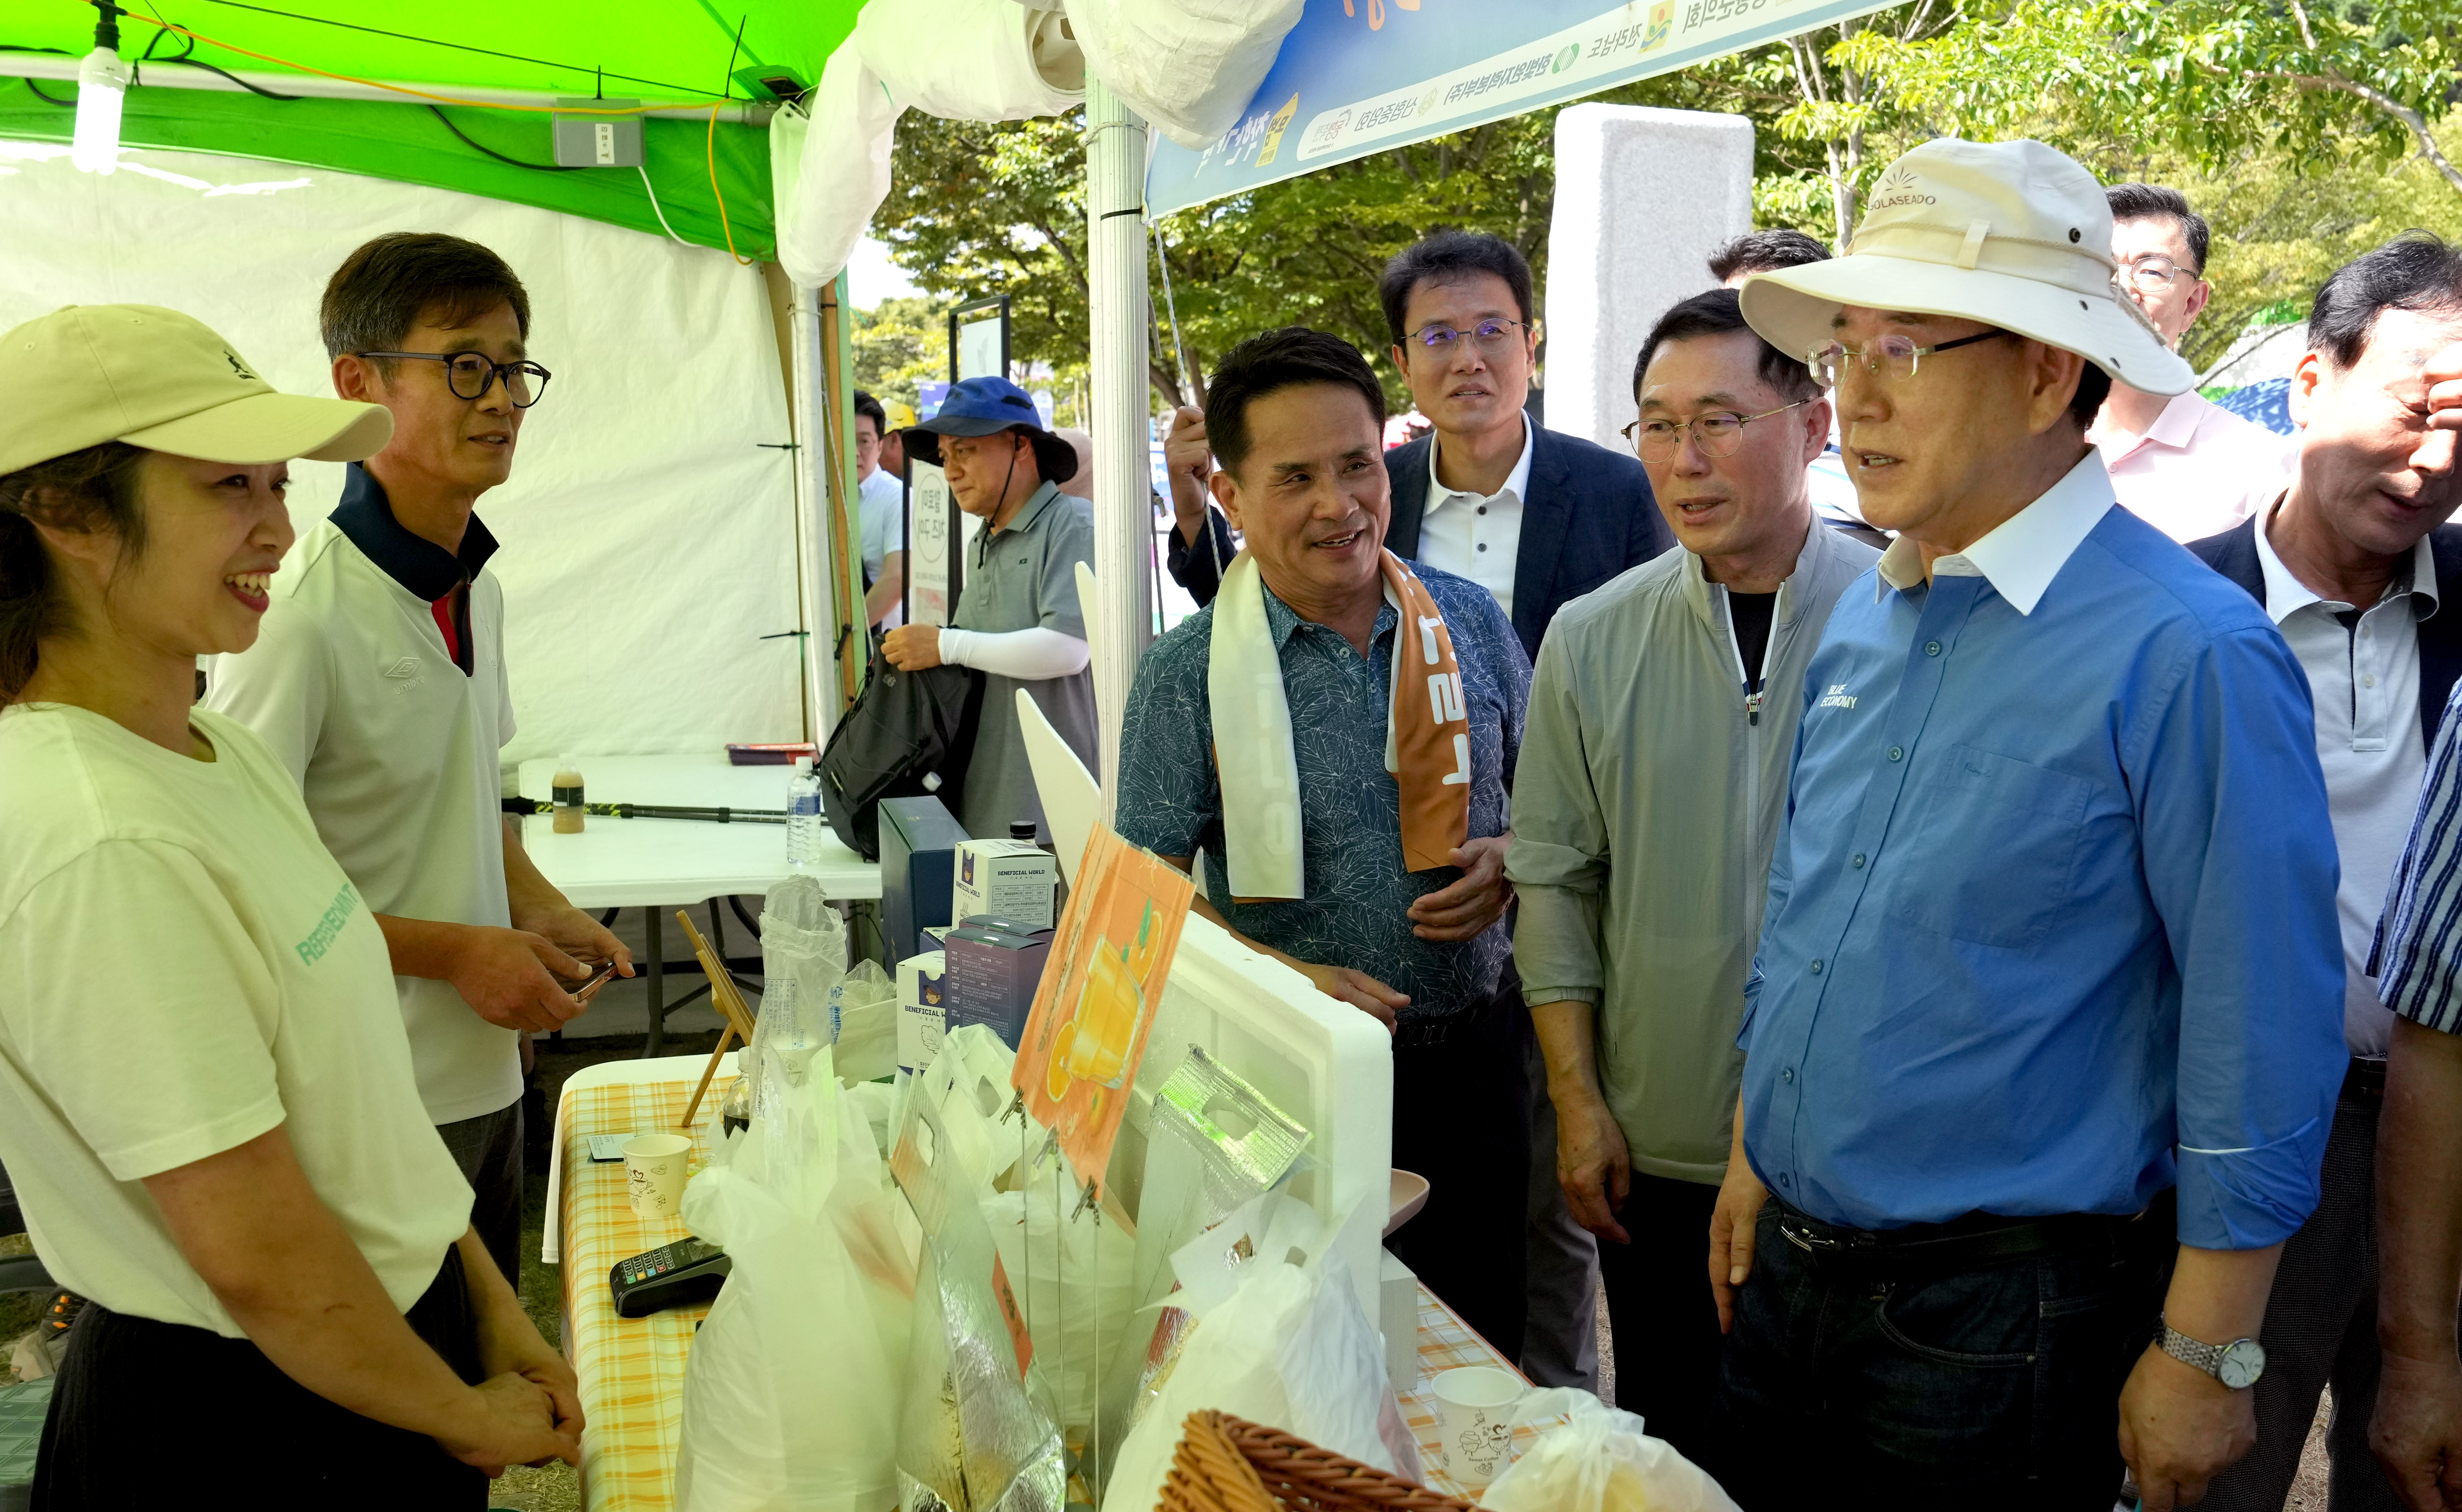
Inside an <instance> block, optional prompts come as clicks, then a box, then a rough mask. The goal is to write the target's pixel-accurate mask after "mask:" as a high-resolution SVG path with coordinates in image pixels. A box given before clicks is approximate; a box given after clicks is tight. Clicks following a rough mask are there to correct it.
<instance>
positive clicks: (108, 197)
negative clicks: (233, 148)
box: [0, 141, 804, 766]
mask: <svg viewBox="0 0 2462 1512" xmlns="http://www.w3.org/2000/svg"><path fill="white" fill-rule="evenodd" d="M0 225H5V226H6V227H7V228H8V232H7V235H6V236H5V238H0V330H5V329H7V328H9V327H11V326H13V325H16V324H17V323H18V322H20V321H24V320H28V319H31V318H32V317H33V316H36V315H39V314H43V313H46V312H48V311H50V310H52V309H57V308H58V307H60V306H62V305H68V304H113V303H140V304H154V305H165V306H169V307H171V308H173V309H180V310H183V311H185V312H186V313H188V314H191V315H194V316H196V317H197V318H199V319H201V320H203V321H205V323H206V324H207V325H209V326H211V327H213V328H214V329H215V330H218V331H220V332H222V334H223V335H224V336H226V337H227V338H228V339H229V340H230V341H231V342H232V343H233V344H234V345H235V346H236V347H237V348H238V349H239V350H240V351H241V352H243V353H244V354H246V355H247V356H248V359H249V361H251V362H253V363H254V364H256V365H257V369H258V371H259V372H260V373H263V374H264V375H265V376H266V378H267V379H268V380H269V381H270V382H271V383H272V384H273V385H274V386H275V387H277V388H280V389H284V390H287V391H291V392H294V393H300V394H327V393H331V392H332V384H331V380H330V378H329V376H328V368H329V364H328V363H327V361H326V357H325V351H324V347H323V345H322V343H321V342H320V340H319V339H318V336H317V330H316V307H317V301H318V299H319V297H320V295H321V294H322V292H323V290H324V287H325V281H326V279H327V278H328V277H329V276H330V275H331V274H332V272H333V270H334V268H335V266H336V265H338V264H339V263H340V262H341V260H342V258H343V257H344V256H345V255H347V254H348V253H349V252H350V250H351V249H352V248H353V247H356V246H357V245H359V244H360V243H362V242H364V241H366V240H367V239H368V238H370V237H373V236H377V235H379V234H381V233H383V232H387V231H401V230H418V231H445V232H450V233H452V234H454V235H456V236H463V237H467V238H469V239H470V240H472V241H475V242H479V243H482V244H484V245H487V246H489V247H492V248H494V249H495V251H496V252H498V253H499V254H500V255H502V256H503V257H504V259H505V260H506V262H508V264H510V265H511V266H512V268H513V270H514V272H515V273H516V274H518V275H519V276H520V278H521V279H522V282H523V284H524V285H525V286H526V287H528V289H529V296H530V333H529V350H530V354H531V356H532V357H534V358H536V359H537V360H538V361H539V362H540V363H542V364H543V365H545V366H546V367H547V368H548V369H550V370H551V372H552V373H554V374H555V376H554V378H553V380H552V381H551V383H550V384H549V385H548V388H547V392H546V394H545V395H544V396H543V397H542V398H541V400H540V402H539V403H538V405H537V407H536V408H534V409H532V410H531V411H530V412H529V418H528V420H527V421H526V422H525V425H524V429H523V434H522V440H521V450H520V456H519V458H518V459H517V460H516V462H515V464H514V468H513V476H512V480H511V481H510V482H508V483H507V484H506V485H505V486H504V487H502V488H499V489H497V490H495V491H494V492H493V493H490V494H488V495H487V496H486V498H485V499H483V500H481V501H480V505H479V513H480V515H481V517H482V518H483V519H484V520H486V522H487V526H488V528H489V529H490V530H492V531H493V532H494V533H495V535H496V537H497V539H498V540H499V541H500V542H501V543H502V549H501V550H500V551H499V552H498V553H497V555H496V557H495V559H494V561H493V562H492V563H491V564H490V565H491V568H492V570H493V571H494V572H495V573H496V575H497V576H498V577H499V578H500V579H501V580H502V581H503V583H504V586H505V607H506V610H505V611H506V624H505V640H506V660H507V665H508V670H509V673H510V676H511V680H512V691H513V707H514V710H515V713H517V715H518V716H519V720H520V726H521V729H520V734H519V735H518V736H517V737H516V739H515V740H514V742H513V743H512V744H511V745H510V746H508V747H507V748H506V750H505V752H504V759H505V762H506V763H507V765H508V766H510V765H511V764H512V763H514V762H517V761H520V760H522V759H524V758H526V757H529V756H554V755H556V754H558V753H560V752H566V751H572V752H600V753H607V754H633V753H659V752H679V751H711V750H715V749H716V748H717V747H718V745H719V744H721V743H722V742H723V741H727V740H788V739H800V738H802V736H803V727H804V707H803V706H804V698H803V692H802V690H801V688H800V686H799V682H800V677H801V671H800V667H799V661H800V656H801V650H800V648H801V646H802V644H803V643H802V642H801V640H799V639H798V638H796V637H795V636H793V635H792V634H786V635H784V637H783V638H780V639H775V640H764V639H762V638H761V637H763V636H768V635H779V634H781V632H791V631H794V630H796V629H798V628H803V626H802V618H801V607H800V606H799V604H798V602H797V597H798V595H797V583H796V560H795V553H796V544H797V543H796V528H795V518H794V511H795V506H794V487H795V483H794V476H793V475H794V468H795V465H796V458H797V456H798V454H797V453H795V452H792V451H788V450H766V449H764V448H765V445H767V446H776V445H778V444H779V443H784V442H787V441H788V440H790V439H791V438H792V437H791V436H790V432H789V423H788V409H787V398H786V392H785V388H784V385H783V383H782V381H781V378H780V373H779V357H778V342H777V338H776V335H775V333H774V330H773V327H772V324H771V319H770V312H769V305H768V299H767V294H766V292H765V291H764V289H763V287H762V281H761V278H760V275H759V274H758V273H757V272H756V271H755V270H753V269H752V268H748V267H744V266H739V265H737V264H736V263H735V262H734V261H733V260H732V259H730V258H729V257H728V256H727V255H726V254H725V253H723V252H715V251H710V250H708V249H705V248H702V247H684V246H679V245H676V244H674V243H672V242H669V241H666V240H664V239H663V238H658V237H649V236H643V235H640V234H638V233H637V232H633V231H628V230H624V229H621V228H619V227H616V226H611V225H606V224H600V223H597V222H594V221H585V220H581V219H578V218H575V217H572V216H566V215H560V214H557V213H555V212H552V211H548V210H539V209H533V208H530V207H528V206H523V205H515V204H510V203H507V202H502V201H497V200H487V199H482V198H478V197H476V196H470V195H462V194H454V193H451V192H449V191H444V190H436V189H424V188H420V187H417V186H414V185H410V184H403V183H396V182H393V181H386V180H380V179H369V178H361V177H358V176H356V175H351V174H342V173H333V172H328V171H324V170H303V169H300V168H298V167H295V166H292V165H288V164H277V163H269V162H259V161H254V160H247V159H235V158H220V157H208V156H203V155H195V154H185V153H170V152H153V151H145V152H138V151H130V152H126V153H124V154H123V155H122V160H121V166H120V170H119V172H118V173H117V174H114V175H112V176H110V177H108V178H103V177H98V176H96V175H92V174H83V173H78V172H76V170H75V169H73V168H72V167H71V166H70V163H69V160H68V149H66V148H65V147H59V146H56V145H51V144H32V143H16V142H6V141H0ZM341 477H342V469H341V468H340V467H339V466H338V465H335V464H331V463H319V462H299V463H296V464H294V465H293V467H292V480H293V481H292V497H291V508H292V519H293V521H294V522H296V523H297V524H298V525H299V526H300V528H301V529H303V530H304V529H306V528H307V527H308V526H309V525H311V524H313V523H314V522H316V521H319V520H321V519H323V518H324V516H325V515H326V514H327V513H328V512H329V511H330V510H331V509H332V508H333V505H334V502H335V499H336V497H337V496H338V493H339V490H340V486H341Z"/></svg>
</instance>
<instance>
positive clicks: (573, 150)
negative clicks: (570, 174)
mask: <svg viewBox="0 0 2462 1512" xmlns="http://www.w3.org/2000/svg"><path fill="white" fill-rule="evenodd" d="M555 103H556V105H557V107H558V110H557V113H556V117H555V165H556V166H557V167H559V168H637V167H639V166H641V117H638V116H602V115H587V116H583V115H567V114H565V112H566V111H594V112H595V111H609V110H629V109H632V108H634V107H637V106H638V105H639V104H640V103H641V102H640V101H639V100H637V99H559V100H557V101H556V102H555Z"/></svg>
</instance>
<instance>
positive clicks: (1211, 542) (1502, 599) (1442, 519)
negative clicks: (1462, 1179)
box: [1164, 231, 1674, 1389]
mask: <svg viewBox="0 0 2462 1512" xmlns="http://www.w3.org/2000/svg"><path fill="white" fill-rule="evenodd" d="M1376 292H1377V297H1378V300H1379V302H1380V303H1381V304H1382V306H1383V308H1384V314H1385V322H1386V325H1387V327H1388V329H1389V330H1390V331H1391V333H1392V335H1393V350H1392V352H1391V355H1392V357H1393V365H1394V366H1395V367H1396V368H1398V369H1400V370H1401V373H1402V377H1403V380H1404V381H1405V382H1406V383H1408V384H1409V385H1410V388H1411V396H1412V399H1413V400H1414V402H1415V404H1416V406H1417V409H1418V411H1419V413H1420V414H1421V415H1425V416H1427V418H1428V419H1429V420H1430V421H1432V422H1433V423H1434V424H1435V427H1436V429H1435V431H1434V433H1433V434H1432V435H1429V436H1425V437H1420V438H1419V439H1417V440H1415V441H1412V442H1410V443H1408V444H1406V445H1403V446H1397V447H1395V448H1393V450H1392V451H1389V452H1387V453H1386V454H1385V470H1386V472H1387V474H1388V475H1389V476H1390V477H1391V478H1392V479H1393V521H1392V523H1391V524H1390V525H1388V526H1387V528H1386V532H1385V544H1386V546H1387V547H1388V548H1389V549H1391V550H1392V551H1393V554H1394V555H1396V556H1400V557H1407V558H1410V559H1411V560H1413V561H1415V562H1421V563H1425V564H1428V565H1429V566H1433V567H1438V568H1441V569H1443V570H1444V571H1447V572H1452V573H1456V574H1458V575H1459V576H1461V577H1465V578H1468V579H1470V580H1471V581H1472V582H1474V583H1477V584H1479V586H1482V587H1484V588H1486V589H1487V590H1488V591H1489V592H1490V593H1492V594H1494V595H1495V596H1496V600H1497V602H1498V603H1499V604H1501V606H1503V607H1504V610H1505V612H1506V614H1508V615H1509V616H1510V617H1511V618H1512V621H1513V628H1514V630H1515V632H1516V633H1517V634H1519V635H1520V636H1521V637H1522V647H1523V650H1525V651H1527V652H1528V653H1529V654H1530V656H1531V659H1532V660H1534V661H1535V660H1537V659H1538V655H1539V641H1540V638H1541V637H1542V636H1544V635H1545V634H1546V633H1547V624H1548V622H1549V621H1550V620H1552V619H1554V618H1555V617H1556V611H1557V610H1558V609H1560V608H1562V607H1565V605H1566V602H1568V601H1569V600H1572V599H1575V598H1579V597H1580V596H1581V595H1583V594H1585V593H1587V592H1589V591H1590V590H1591V589H1592V588H1595V587H1598V586H1602V585H1603V584H1605V583H1606V582H1607V581H1608V580H1609V579H1610V578H1612V577H1614V576H1615V575H1616V574H1618V573H1620V572H1622V571H1624V570H1625V569H1626V568H1628V567H1633V566H1638V565H1640V564H1642V563H1645V562H1647V561H1649V560H1650V559H1651V558H1652V557H1655V556H1657V555H1658V554H1659V553H1661V552H1663V551H1666V550H1667V549H1669V548H1670V547H1671V546H1673V545H1674V537H1673V536H1672V535H1671V534H1670V532H1669V530H1668V528H1667V522H1666V520H1665V519H1664V518H1663V517H1662V516H1661V515H1660V514H1659V511H1658V504H1657V501H1656V500H1654V499H1653V498H1652V495H1651V491H1650V476H1649V474H1648V473H1646V472H1644V471H1643V470H1642V465H1641V462H1640V460H1639V459H1638V458H1634V457H1633V456H1631V454H1630V453H1626V452H1617V451H1609V449H1608V448H1606V447H1603V446H1599V445H1595V444H1593V443H1592V442H1589V441H1586V440H1583V439H1581V438H1580V437H1574V436H1567V435H1566V434H1564V433H1563V432H1561V431H1550V430H1547V429H1545V428H1544V427H1543V426H1541V425H1539V424H1537V423H1536V422H1534V421H1533V420H1531V419H1530V418H1529V416H1528V415H1526V413H1525V412H1524V410H1523V405H1524V404H1525V403H1527V401H1528V399H1529V396H1530V372H1531V368H1532V366H1533V365H1534V364H1535V362H1536V361H1537V358H1538V346H1539V343H1538V335H1537V332H1536V331H1535V330H1533V328H1532V319H1531V301H1530V266H1529V264H1527V263H1526V262H1524V261H1523V257H1522V254H1521V253H1520V252H1518V251H1516V250H1514V248H1513V245H1512V244H1510V243H1508V242H1505V241H1503V240H1502V239H1501V238H1498V237H1494V236H1485V235H1479V234H1476V233H1472V232H1467V231H1440V232H1438V233H1436V235H1434V236H1431V237H1429V238H1427V239H1426V240H1425V241H1422V242H1420V243H1418V244H1417V245H1414V246H1412V247H1410V248H1409V249H1407V250H1405V251H1403V252H1402V253H1401V254H1400V255H1398V256H1396V257H1395V258H1394V259H1393V261H1392V262H1391V263H1389V264H1387V265H1386V267H1385V272H1384V276H1383V277H1382V278H1381V279H1380V280H1379V281H1378V284H1377V290H1376ZM1164 457H1165V463H1166V465H1167V466H1168V467H1169V469H1170V471H1171V476H1172V493H1173V495H1174V505H1175V509H1176V511H1177V514H1178V516H1179V524H1178V528H1177V529H1176V530H1174V531H1173V532H1172V537H1171V546H1170V551H1169V554H1168V565H1169V567H1170V569H1171V574H1172V576H1173V577H1174V578H1176V579H1177V580H1178V581H1179V583H1180V584H1181V585H1182V586H1185V587H1186V588H1187V589H1188V590H1189V592H1190V593H1191V594H1192V595H1194V596H1195V598H1196V599H1197V602H1198V603H1199V604H1205V603H1207V602H1209V601H1211V600H1212V599H1213V597H1214V590H1215V587H1216V586H1217V585H1218V584H1219V583H1220V568H1221V565H1222V564H1224V563H1227V562H1228V561H1229V560H1230V557H1231V553H1232V549H1233V547H1232V543H1231V532H1230V527H1229V526H1228V525H1226V524H1225V523H1224V522H1223V521H1222V519H1221V517H1220V515H1217V514H1215V513H1213V512H1212V511H1211V510H1210V509H1209V508H1207V507H1206V505H1205V502H1204V500H1205V497H1206V496H1205V492H1204V481H1205V475H1206V474H1207V473H1208V472H1210V471H1211V469H1212V462H1211V458H1210V457H1209V456H1208V452H1207V446H1206V438H1205V430H1204V417H1203V415H1200V414H1199V412H1197V411H1194V410H1182V411H1180V412H1179V414H1178V415H1177V417H1176V419H1175V423H1174V425H1173V429H1172V434H1171V438H1170V440H1169V441H1167V442H1166V443H1165V445H1164ZM1507 986H1508V990H1513V991H1514V993H1515V995H1516V997H1517V999H1518V997H1519V986H1520V984H1519V982H1518V981H1514V982H1509V983H1508V984H1507ZM1530 1045H1531V1049H1530V1054H1529V1066H1528V1070H1529V1073H1530V1080H1531V1116H1532V1129H1531V1144H1530V1148H1531V1151H1532V1161H1531V1176H1530V1214H1529V1217H1530V1233H1529V1244H1528V1253H1527V1270H1526V1275H1527V1286H1526V1295H1527V1298H1528V1303H1529V1309H1528V1322H1527V1324H1526V1326H1525V1328H1524V1331H1523V1350H1522V1359H1521V1365H1522V1369H1523V1373H1524V1374H1527V1375H1528V1376H1529V1377H1530V1378H1531V1379H1532V1380H1534V1381H1536V1382H1538V1383H1539V1384H1540V1385H1543V1386H1578V1387H1584V1388H1591V1389H1595V1387H1596V1386H1597V1384H1598V1382H1597V1370H1598V1345H1597V1326H1598V1318H1597V1306H1596V1302H1595V1300H1594V1298H1595V1296H1596V1290H1597V1285H1598V1260H1597V1254H1598V1251H1597V1247H1596V1242H1595V1241H1594V1240H1592V1239H1591V1237H1590V1235H1589V1234H1588V1233H1587V1231H1585V1230H1584V1229H1583V1228H1582V1226H1581V1225H1579V1224H1576V1223H1575V1222H1573V1219H1572V1215H1571V1214H1570V1213H1569V1212H1568V1211H1567V1210H1566V1206H1565V1194H1564V1188H1563V1187H1562V1186H1561V1185H1560V1184H1559V1183H1558V1182H1557V1181H1556V1162H1555V1151H1556V1128H1555V1106H1554V1104H1552V1103H1550V1102H1549V1101H1548V1100H1547V1095H1546V1073H1545V1068H1544V1066H1543V1065H1542V1064H1541V1063H1540V1061H1539V1059H1538V1054H1537V1051H1536V1040H1535V1039H1532V1040H1531V1041H1530ZM1422 1174H1424V1175H1427V1176H1429V1177H1431V1178H1432V1179H1435V1180H1437V1181H1442V1180H1443V1179H1444V1178H1443V1176H1442V1175H1441V1173H1438V1172H1434V1171H1429V1172H1424V1173H1422Z"/></svg>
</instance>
